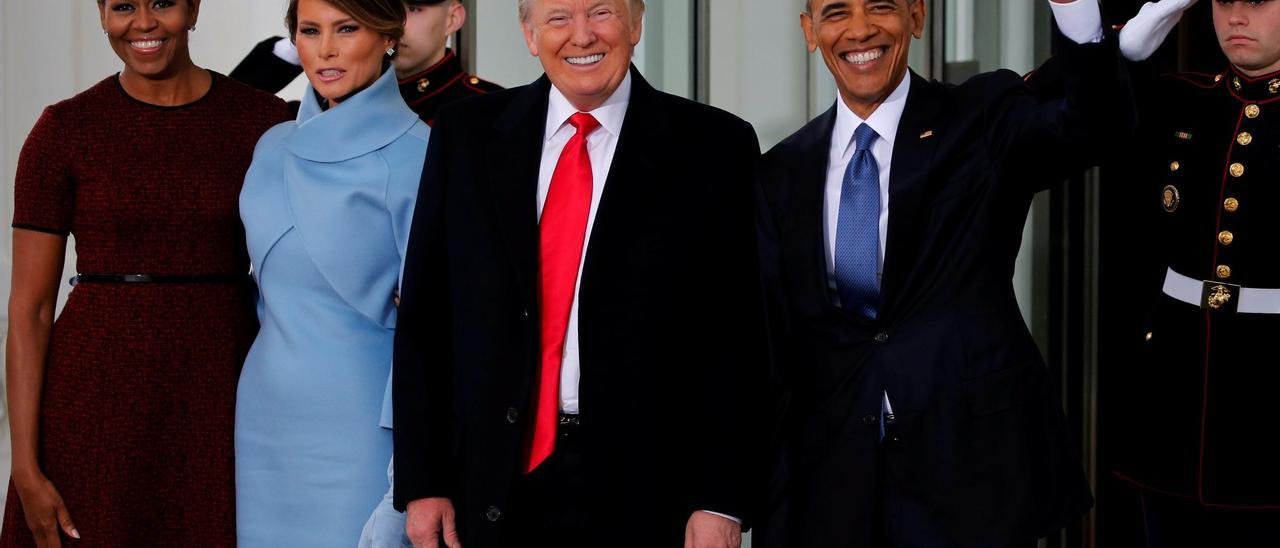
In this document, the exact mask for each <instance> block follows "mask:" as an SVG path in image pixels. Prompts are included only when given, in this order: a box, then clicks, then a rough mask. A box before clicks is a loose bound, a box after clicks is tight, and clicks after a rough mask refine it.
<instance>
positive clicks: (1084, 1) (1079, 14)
mask: <svg viewBox="0 0 1280 548" xmlns="http://www.w3.org/2000/svg"><path fill="white" fill-rule="evenodd" d="M1049 7H1050V8H1051V9H1052V10H1053V18H1054V20H1056V21H1057V22H1058V30H1061V31H1062V34H1063V35H1064V36H1066V37H1067V38H1070V39H1071V41H1072V42H1075V43H1077V44H1096V43H1098V42H1101V41H1102V10H1101V9H1099V8H1098V0H1075V1H1074V2H1067V3H1065V4H1063V3H1058V2H1049Z"/></svg>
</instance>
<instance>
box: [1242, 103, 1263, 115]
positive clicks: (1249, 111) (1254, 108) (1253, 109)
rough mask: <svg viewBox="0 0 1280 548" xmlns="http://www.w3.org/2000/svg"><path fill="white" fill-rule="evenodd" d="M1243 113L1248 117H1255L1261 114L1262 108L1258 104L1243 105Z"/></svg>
mask: <svg viewBox="0 0 1280 548" xmlns="http://www.w3.org/2000/svg"><path fill="white" fill-rule="evenodd" d="M1244 115H1245V116H1248V117H1249V118H1257V117H1258V116H1261V115H1262V109H1261V108H1258V105H1249V106H1247V107H1244Z"/></svg>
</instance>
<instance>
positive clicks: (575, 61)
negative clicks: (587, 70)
mask: <svg viewBox="0 0 1280 548" xmlns="http://www.w3.org/2000/svg"><path fill="white" fill-rule="evenodd" d="M602 59H604V54H603V53H597V54H595V55H587V56H585V57H566V58H565V61H568V62H569V64H570V65H590V64H593V63H599V62H600V61H601V60H602Z"/></svg>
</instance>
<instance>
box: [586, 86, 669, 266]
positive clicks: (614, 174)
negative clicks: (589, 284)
mask: <svg viewBox="0 0 1280 548" xmlns="http://www.w3.org/2000/svg"><path fill="white" fill-rule="evenodd" d="M658 100H659V96H658V92H657V90H655V89H653V87H652V86H650V85H649V83H648V82H647V81H645V79H644V77H642V76H641V75H640V72H639V71H637V70H636V69H635V67H632V68H631V99H630V101H629V102H628V104H627V113H626V116H625V117H624V118H623V121H622V131H621V135H619V136H618V146H617V148H616V149H614V152H613V161H612V163H610V165H609V174H608V175H607V176H606V177H605V184H604V191H603V192H602V193H601V195H600V204H599V205H598V206H597V208H596V220H595V225H594V226H593V227H592V229H591V234H590V235H589V237H588V239H587V248H586V249H584V250H583V253H584V254H585V255H586V258H585V259H584V263H583V272H582V277H583V280H584V281H585V280H586V279H587V278H588V275H589V273H590V272H591V271H592V264H593V261H592V257H593V256H595V255H596V253H597V252H596V251H595V250H597V249H605V248H607V247H608V246H609V244H608V241H609V240H610V234H613V233H616V230H615V228H622V227H617V226H616V225H615V224H616V223H617V222H618V219H619V217H620V215H621V214H622V213H624V212H625V209H626V208H629V207H641V205H640V203H641V201H640V200H630V199H628V198H627V196H629V195H631V196H632V197H633V198H634V195H632V194H631V192H632V190H634V189H633V188H632V186H633V185H638V184H642V185H649V186H650V188H656V187H655V186H654V185H658V184H660V183H661V181H660V180H659V179H658V178H657V177H655V176H654V175H653V174H654V173H657V171H658V170H657V164H656V163H655V160H654V158H655V155H656V154H660V152H656V151H655V150H653V148H654V147H655V146H661V144H663V143H666V142H668V141H669V140H668V139H666V138H664V136H663V135H664V131H665V128H666V124H665V120H666V118H664V113H663V109H661V108H659V107H658V106H657V104H656V103H657V101H658Z"/></svg>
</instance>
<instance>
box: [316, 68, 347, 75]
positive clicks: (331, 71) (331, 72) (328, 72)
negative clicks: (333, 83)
mask: <svg viewBox="0 0 1280 548" xmlns="http://www.w3.org/2000/svg"><path fill="white" fill-rule="evenodd" d="M339 74H342V71H340V70H337V69H327V70H322V71H320V76H337V75H339Z"/></svg>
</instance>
